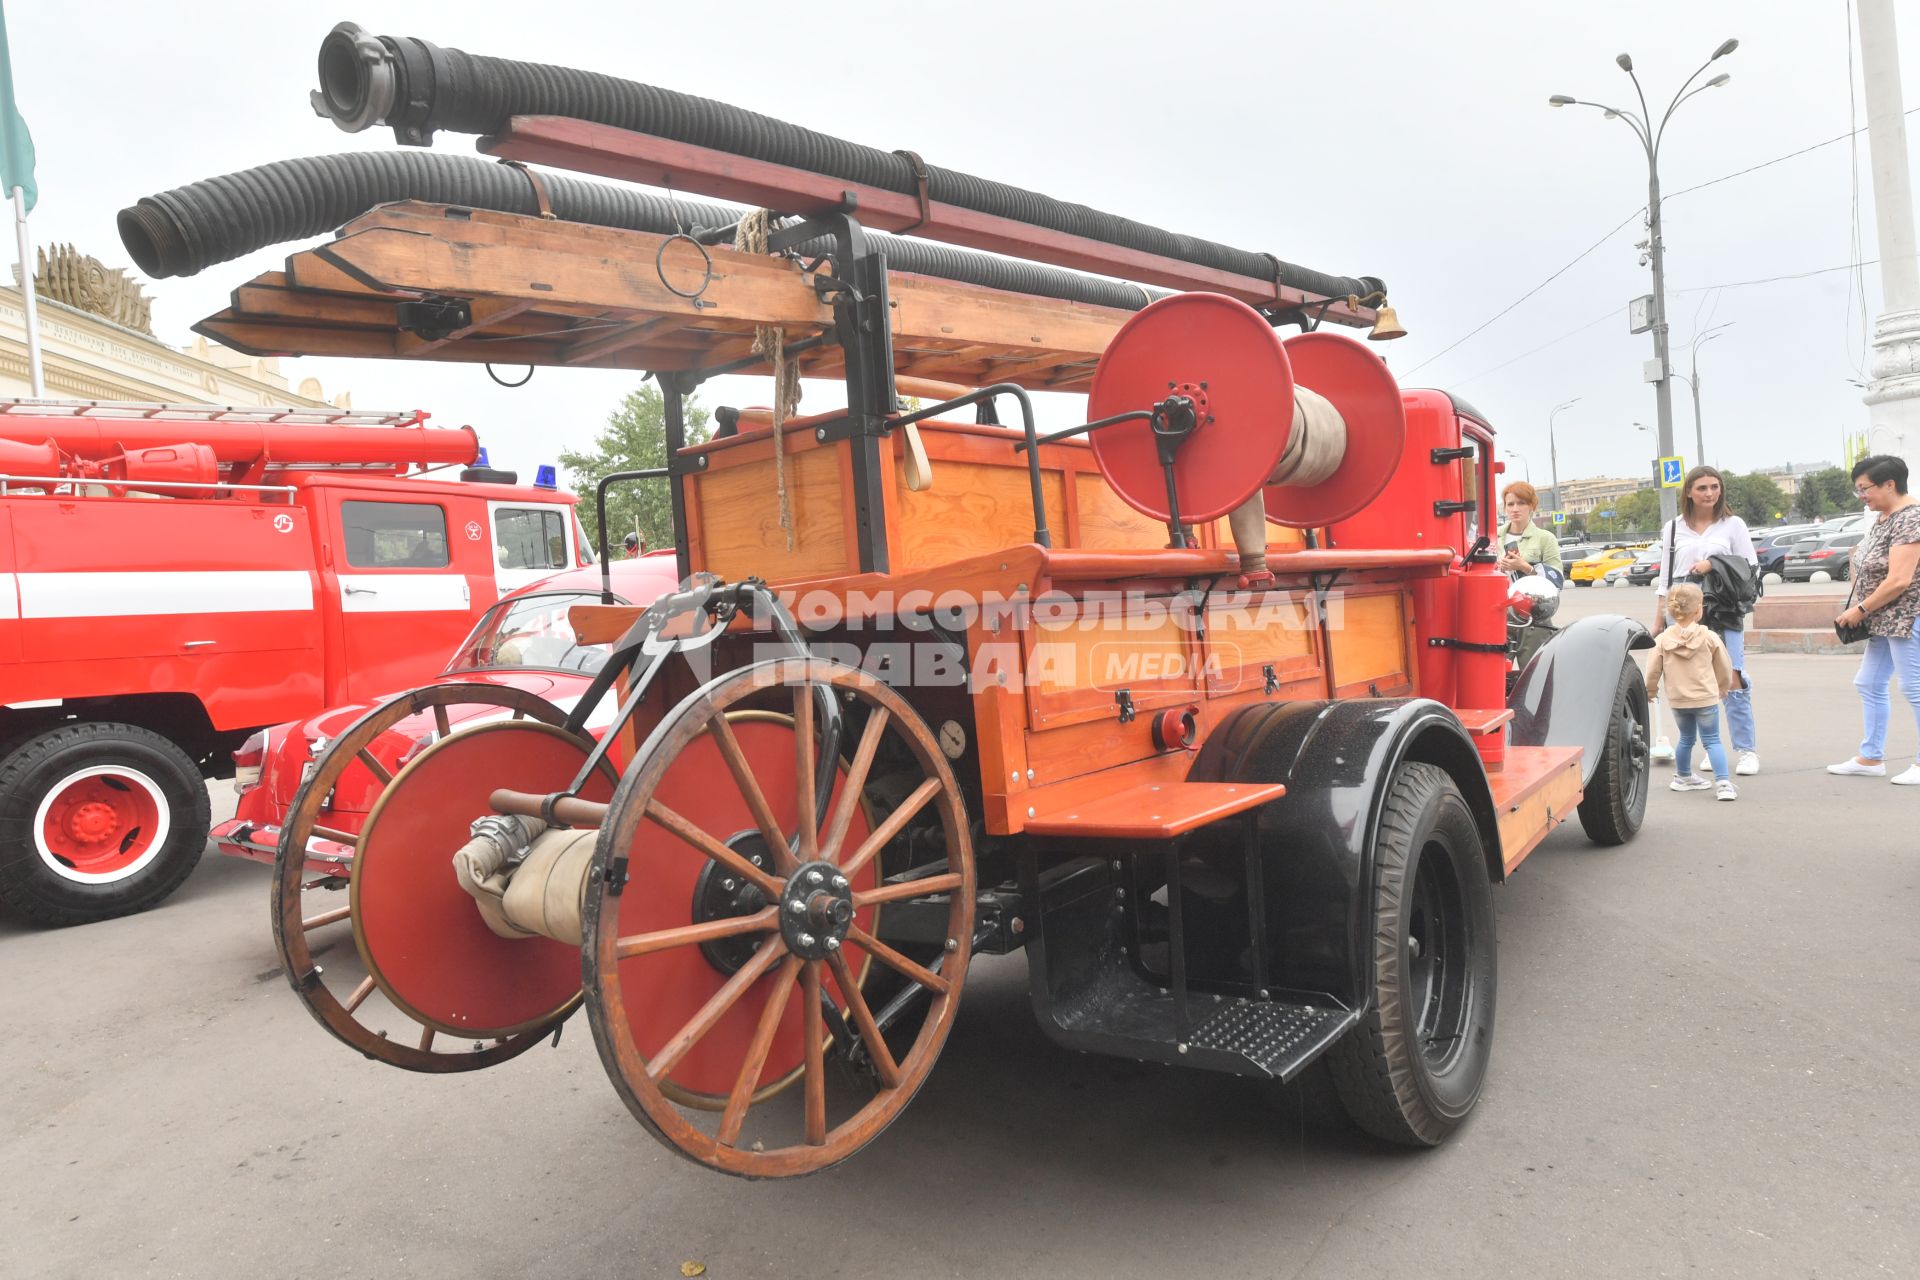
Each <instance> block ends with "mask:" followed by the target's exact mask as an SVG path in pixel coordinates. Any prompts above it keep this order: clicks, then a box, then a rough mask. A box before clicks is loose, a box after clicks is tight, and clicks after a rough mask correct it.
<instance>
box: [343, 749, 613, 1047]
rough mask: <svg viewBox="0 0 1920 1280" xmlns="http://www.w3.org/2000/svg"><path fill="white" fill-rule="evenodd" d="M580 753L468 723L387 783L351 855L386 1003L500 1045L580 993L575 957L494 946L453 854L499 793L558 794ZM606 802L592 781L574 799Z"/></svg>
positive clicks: (359, 924) (358, 907)
mask: <svg viewBox="0 0 1920 1280" xmlns="http://www.w3.org/2000/svg"><path fill="white" fill-rule="evenodd" d="M586 758H587V748H586V746H585V745H583V744H582V743H581V742H580V740H579V739H577V738H574V737H572V736H570V735H568V734H566V733H564V732H562V731H561V730H559V729H556V728H554V727H553V726H551V725H545V724H538V723H534V722H531V721H508V722H503V723H496V724H483V725H476V726H475V727H473V728H471V729H466V730H463V731H462V732H460V733H457V734H454V735H453V736H452V737H449V738H446V739H444V740H442V741H441V742H438V743H435V744H434V745H433V746H431V747H429V748H428V749H427V750H425V751H423V752H421V753H420V755H419V756H417V757H415V758H414V759H413V760H412V761H411V762H410V763H409V764H408V765H407V767H406V768H405V769H402V770H401V771H400V772H399V773H398V774H396V775H394V779H393V781H392V782H391V783H389V784H388V786H387V789H386V790H385V791H384V792H382V793H381V796H380V800H379V802H378V803H377V804H376V805H375V806H374V808H373V811H372V812H371V813H370V814H368V816H367V823H366V826H365V828H364V829H363V830H362V833H361V837H360V843H359V847H358V849H357V850H356V852H355V854H354V861H353V878H352V888H351V892H352V895H353V934H354V941H355V943H356V944H357V945H358V946H359V948H360V955H361V958H362V959H363V960H364V961H365V962H366V966H367V971H368V972H369V973H370V974H372V975H373V978H374V980H375V981H376V982H377V983H379V985H380V989H381V991H382V992H384V993H385V994H386V996H387V998H388V999H389V1000H391V1001H392V1002H393V1003H394V1004H395V1005H396V1006H398V1007H399V1008H400V1009H401V1010H402V1011H403V1012H405V1013H407V1014H408V1015H409V1016H411V1017H413V1018H415V1019H416V1020H418V1021H419V1022H421V1023H422V1024H423V1025H426V1026H429V1027H433V1028H435V1029H436V1030H439V1031H445V1032H449V1033H451V1034H453V1035H457V1036H463V1037H469V1038H475V1039H493V1038H504V1037H507V1036H511V1035H514V1034H517V1033H518V1032H520V1031H524V1030H526V1029H528V1028H530V1027H535V1026H539V1025H541V1024H542V1023H545V1022H547V1021H548V1020H550V1019H551V1018H553V1017H554V1015H555V1014H556V1013H558V1012H560V1011H561V1010H562V1009H564V1008H565V1007H566V1006H567V1004H568V1003H569V1002H571V1001H572V1000H573V999H574V997H575V996H577V995H578V994H579V991H580V950H579V948H577V947H570V946H567V945H566V944H564V943H560V942H555V941H553V940H552V939H550V938H517V939H516V938H502V937H500V936H499V935H498V934H496V933H494V932H493V931H492V930H491V929H489V928H487V926H486V922H485V921H484V920H483V919H482V918H481V916H480V912H479V909H478V908H477V907H476V906H475V905H474V902H473V899H472V898H471V897H469V896H468V895H467V892H466V891H465V890H464V889H462V888H461V887H460V883H459V881H458V880H457V879H455V877H454V872H453V852H454V850H456V849H458V848H459V847H460V846H461V845H463V844H465V843H466V842H467V840H468V839H469V837H470V835H471V830H470V828H471V825H472V823H473V820H474V819H475V818H478V817H482V816H484V815H486V814H489V813H491V812H493V808H492V806H491V805H490V804H489V803H488V799H489V797H490V796H491V795H492V794H493V792H494V790H495V789H496V788H498V787H503V786H505V787H514V788H517V789H519V790H524V791H534V792H541V793H545V792H553V791H560V790H564V789H565V788H566V787H568V786H570V785H571V784H572V782H573V778H574V775H575V774H577V773H578V772H579V771H580V766H581V765H582V764H584V763H585V762H586ZM581 794H582V796H583V797H584V798H585V799H588V800H601V801H604V800H606V799H608V798H610V797H611V796H612V794H613V785H612V783H611V782H610V781H609V780H608V779H607V778H606V777H605V776H604V775H600V774H596V775H595V776H594V777H593V778H592V779H591V780H590V781H589V783H588V785H587V787H586V789H585V790H584V791H583V792H582V793H581Z"/></svg>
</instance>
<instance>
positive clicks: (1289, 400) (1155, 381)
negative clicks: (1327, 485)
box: [1087, 293, 1293, 524]
mask: <svg viewBox="0 0 1920 1280" xmlns="http://www.w3.org/2000/svg"><path fill="white" fill-rule="evenodd" d="M1187 384H1192V385H1193V386H1194V387H1195V388H1198V387H1200V386H1201V385H1203V384H1204V386H1205V392H1204V395H1205V397H1206V409H1205V415H1210V417H1211V420H1209V419H1208V416H1205V415H1203V417H1202V419H1201V422H1200V425H1199V426H1198V427H1197V428H1196V429H1195V430H1194V432H1193V434H1192V435H1191V436H1189V437H1188V438H1187V440H1186V441H1185V442H1184V443H1183V444H1182V445H1181V446H1180V451H1179V453H1178V454H1177V455H1176V456H1175V459H1174V464H1173V474H1174V483H1175V487H1176V489H1177V490H1178V491H1179V494H1180V519H1181V520H1182V521H1183V522H1185V523H1190V524H1198V523H1201V522H1204V521H1207V520H1216V519H1218V518H1220V517H1221V516H1224V515H1226V514H1227V513H1228V512H1229V511H1232V510H1233V509H1234V508H1235V507H1237V506H1239V505H1240V504H1241V503H1242V502H1245V501H1246V500H1247V499H1248V498H1250V497H1252V496H1253V495H1254V494H1256V493H1258V492H1259V491H1260V486H1261V485H1262V484H1263V483H1264V482H1265V481H1266V478H1267V477H1268V476H1270V475H1272V474H1273V469H1274V467H1275V466H1276V465H1277V464H1278V463H1279V461H1280V456H1281V454H1282V453H1283V452H1285V450H1286V447H1287V437H1288V435H1289V434H1290V433H1291V432H1292V430H1293V373H1292V369H1291V367H1290V365H1289V363H1288V360H1287V351H1286V348H1285V347H1283V346H1282V344H1281V341H1280V335H1278V334H1276V333H1275V332H1274V331H1273V326H1272V325H1270V324H1268V323H1267V322H1266V321H1265V320H1264V319H1262V318H1261V316H1260V313H1259V312H1257V311H1255V310H1254V309H1253V308H1252V307H1250V306H1248V305H1247V304H1246V303H1244V302H1241V301H1239V300H1237V299H1235V298H1229V297H1225V296H1223V295H1221V294H1217V293H1180V294H1175V295H1173V296H1172V297H1169V298H1162V299H1160V300H1159V301H1157V302H1154V303H1152V304H1151V305H1149V306H1147V307H1146V308H1144V309H1142V310H1141V311H1139V312H1137V313H1136V314H1135V315H1134V316H1133V318H1132V319H1130V320H1128V321H1127V322H1126V323H1125V324H1123V325H1121V326H1120V331H1119V332H1118V333H1116V334H1114V335H1113V340H1112V341H1111V342H1109V343H1108V344H1107V349H1106V351H1105V353H1104V354H1102V355H1101V357H1100V367H1099V368H1098V369H1096V370H1095V371H1094V375H1093V387H1092V389H1091V390H1090V391H1089V392H1088V394H1087V418H1088V420H1089V421H1097V420H1098V419H1101V418H1109V417H1112V416H1114V415H1115V414H1120V413H1130V412H1132V411H1134V410H1137V409H1149V408H1152V407H1153V405H1154V404H1155V403H1157V402H1158V401H1161V400H1164V399H1166V398H1167V396H1168V395H1169V394H1171V393H1172V392H1173V391H1174V389H1176V388H1180V387H1183V386H1185V385H1187ZM1091 439H1092V441H1093V456H1094V460H1095V461H1096V462H1098V463H1099V464H1100V471H1101V474H1103V475H1105V476H1106V478H1107V483H1108V484H1110V485H1112V486H1113V489H1114V492H1115V493H1118V494H1119V495H1120V496H1121V498H1123V499H1125V500H1126V503H1127V505H1128V506H1130V507H1132V508H1133V509H1134V510H1136V511H1139V512H1141V513H1142V514H1144V515H1149V516H1152V517H1153V518H1154V519H1156V520H1165V519H1166V518H1167V515H1168V512H1167V484H1166V478H1165V476H1164V474H1163V473H1162V471H1161V469H1160V457H1159V453H1158V449H1157V447H1156V445H1155V443H1154V437H1153V431H1152V428H1151V427H1150V425H1149V424H1148V423H1146V422H1127V423H1122V424H1121V425H1119V426H1115V427H1104V428H1102V429H1101V430H1099V431H1095V432H1094V433H1093V434H1092V436H1091Z"/></svg>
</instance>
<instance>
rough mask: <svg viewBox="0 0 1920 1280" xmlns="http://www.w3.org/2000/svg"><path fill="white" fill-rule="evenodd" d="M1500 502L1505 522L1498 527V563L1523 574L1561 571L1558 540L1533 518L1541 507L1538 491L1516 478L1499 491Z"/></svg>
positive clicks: (1562, 566)
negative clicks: (1505, 518) (1549, 570)
mask: <svg viewBox="0 0 1920 1280" xmlns="http://www.w3.org/2000/svg"><path fill="white" fill-rule="evenodd" d="M1500 505H1501V507H1502V509H1504V510H1505V512H1506V516H1507V522H1506V523H1505V524H1504V525H1502V526H1501V527H1500V537H1499V539H1498V541H1499V543H1500V567H1501V568H1502V569H1504V570H1506V571H1507V572H1508V573H1512V574H1518V575H1522V576H1524V575H1526V574H1529V573H1534V572H1537V571H1538V570H1540V569H1551V570H1553V571H1554V572H1555V573H1556V574H1557V573H1564V572H1565V571H1566V570H1565V566H1564V565H1563V564H1562V563H1561V561H1560V540H1559V539H1558V538H1556V537H1554V536H1553V534H1552V533H1551V532H1550V531H1548V530H1546V529H1542V528H1541V527H1540V526H1539V525H1537V524H1535V523H1534V522H1533V516H1534V512H1536V511H1538V510H1539V509H1540V494H1539V492H1538V491H1537V490H1535V489H1534V487H1533V486H1532V485H1530V484H1528V483H1527V482H1526V481H1525V480H1515V481H1514V482H1513V483H1512V484H1510V485H1508V486H1507V487H1506V488H1505V489H1503V490H1501V491H1500Z"/></svg>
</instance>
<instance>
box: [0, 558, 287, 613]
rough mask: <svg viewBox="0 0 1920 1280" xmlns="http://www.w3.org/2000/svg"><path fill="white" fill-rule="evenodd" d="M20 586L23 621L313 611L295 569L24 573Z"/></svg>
mask: <svg viewBox="0 0 1920 1280" xmlns="http://www.w3.org/2000/svg"><path fill="white" fill-rule="evenodd" d="M19 582H20V616H21V617H22V618H142V617H155V616H163V615H167V614H181V613H273V612H293V611H300V612H310V611H311V610H312V609H313V579H312V578H310V577H309V576H308V575H307V574H305V573H303V572H301V571H300V570H298V569H223V570H217V571H216V570H208V571H204V572H193V571H168V570H155V571H152V572H144V571H140V570H124V569H116V570H112V571H110V572H105V573H23V574H20V575H19ZM0 594H4V593H0Z"/></svg>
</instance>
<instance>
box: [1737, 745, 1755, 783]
mask: <svg viewBox="0 0 1920 1280" xmlns="http://www.w3.org/2000/svg"><path fill="white" fill-rule="evenodd" d="M1733 771H1734V772H1735V773H1737V774H1740V775H1741V776H1742V777H1747V778H1751V777H1752V776H1753V775H1754V774H1756V773H1758V772H1760V753H1759V752H1758V751H1742V752H1741V753H1740V763H1739V764H1736V765H1734V766H1733Z"/></svg>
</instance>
